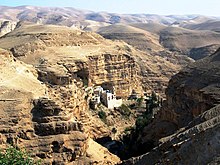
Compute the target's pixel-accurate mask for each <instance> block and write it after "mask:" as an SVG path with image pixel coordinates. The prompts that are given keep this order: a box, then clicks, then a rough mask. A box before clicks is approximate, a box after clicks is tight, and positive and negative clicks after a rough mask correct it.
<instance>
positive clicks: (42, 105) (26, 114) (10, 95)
mask: <svg viewBox="0 0 220 165" xmlns="http://www.w3.org/2000/svg"><path fill="white" fill-rule="evenodd" d="M38 76H39V74H38V73H37V71H36V70H35V69H34V68H33V67H32V66H30V65H27V64H25V63H23V62H21V61H19V60H17V59H15V58H14V57H13V56H12V55H11V54H10V53H9V52H7V51H5V50H0V86H1V89H0V108H1V111H0V125H1V127H0V128H1V129H0V146H1V148H6V147H8V146H9V145H13V146H16V147H18V148H20V149H25V150H27V151H28V152H29V153H30V154H31V156H32V157H33V158H35V159H41V160H42V164H68V163H72V164H80V163H82V162H83V164H89V163H90V164H91V163H94V162H96V163H97V164H103V163H104V164H108V163H109V164H111V163H112V164H115V163H116V162H119V161H120V159H119V158H118V157H116V156H114V155H112V154H111V153H109V152H108V151H107V149H105V148H103V147H101V146H99V145H98V144H97V143H96V142H94V141H93V140H92V139H89V136H90V135H89V134H88V130H87V128H86V126H85V125H84V123H83V122H82V121H81V118H82V114H85V113H86V112H87V110H88V103H87V100H86V99H85V96H86V95H87V94H86V92H85V91H84V90H83V89H82V88H80V87H79V86H77V85H79V84H77V81H75V82H74V81H73V82H71V83H69V84H68V86H65V85H63V84H57V85H55V86H52V85H49V83H47V82H44V81H39V80H38V79H37V78H38ZM54 77H55V76H54ZM39 79H40V78H39ZM53 80H54V82H57V81H55V80H57V79H53ZM64 80H65V79H64ZM58 82H60V81H58ZM61 82H62V81H61ZM64 82H65V81H64ZM97 123H98V122H97ZM97 123H96V124H95V126H97V125H98V124H97ZM103 129H104V128H101V129H100V130H99V131H100V132H99V134H103V135H104V131H106V130H104V131H102V130H103ZM107 133H108V132H107ZM97 146H98V147H99V151H97V152H96V153H94V152H92V151H91V149H92V148H93V147H97ZM97 154H98V155H99V157H98V156H97Z"/></svg>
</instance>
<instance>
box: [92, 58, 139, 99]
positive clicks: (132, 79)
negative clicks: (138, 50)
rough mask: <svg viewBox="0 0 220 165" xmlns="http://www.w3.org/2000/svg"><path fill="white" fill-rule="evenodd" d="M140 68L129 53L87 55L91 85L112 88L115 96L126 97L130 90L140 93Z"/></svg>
mask: <svg viewBox="0 0 220 165" xmlns="http://www.w3.org/2000/svg"><path fill="white" fill-rule="evenodd" d="M139 74H140V68H139V66H138V64H137V63H136V61H135V59H134V57H132V56H131V55H129V54H103V55H101V56H90V57H89V79H90V83H91V84H92V85H97V84H100V85H102V86H103V87H104V88H107V89H112V90H113V89H114V91H115V92H116V95H117V96H121V97H127V96H128V94H131V93H132V90H135V91H137V92H138V93H142V92H143V91H142V88H141V83H140V75H139Z"/></svg>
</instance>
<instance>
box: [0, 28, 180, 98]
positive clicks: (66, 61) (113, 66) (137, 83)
mask: <svg viewBox="0 0 220 165" xmlns="http://www.w3.org/2000/svg"><path fill="white" fill-rule="evenodd" d="M12 40H13V42H11V41H12ZM0 47H2V48H5V49H8V50H10V51H11V52H12V53H13V55H14V56H15V57H17V58H18V59H20V60H22V61H24V62H26V63H28V64H32V65H35V66H37V67H38V66H39V67H38V68H39V69H40V70H45V69H41V65H42V66H43V68H47V69H46V70H48V69H49V70H50V74H52V72H54V70H59V72H60V73H61V74H62V73H65V74H66V73H68V74H71V75H72V77H74V76H76V77H78V78H79V79H81V80H82V81H83V83H84V85H89V86H91V85H102V86H103V87H106V88H110V89H112V88H113V87H114V88H115V92H116V93H117V95H118V96H121V97H127V96H129V95H130V94H131V92H132V91H133V90H135V91H136V92H137V93H140V94H141V93H143V91H147V90H156V91H157V92H158V93H160V94H162V95H163V93H164V89H165V86H166V85H167V82H168V80H169V78H170V77H171V76H172V75H173V74H174V73H176V72H177V70H179V69H180V65H178V64H173V63H171V62H169V61H166V60H164V59H163V58H161V57H159V56H157V57H154V56H152V55H150V54H147V53H144V52H141V51H138V50H135V49H134V48H133V47H131V46H129V45H127V44H126V43H124V42H120V41H114V42H113V41H110V40H106V39H104V38H103V37H101V36H100V35H98V34H95V33H91V32H84V31H81V30H77V29H73V28H67V27H58V26H52V25H48V26H44V25H32V24H28V25H23V26H22V25H20V27H19V28H18V29H16V30H15V31H13V32H12V33H10V34H7V35H6V36H4V37H2V38H1V39H0ZM158 77H159V78H158ZM47 78H48V77H47Z"/></svg>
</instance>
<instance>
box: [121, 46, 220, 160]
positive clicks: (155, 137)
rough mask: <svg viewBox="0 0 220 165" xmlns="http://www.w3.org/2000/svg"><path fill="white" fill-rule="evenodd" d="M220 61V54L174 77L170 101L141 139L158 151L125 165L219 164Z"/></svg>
mask: <svg viewBox="0 0 220 165" xmlns="http://www.w3.org/2000/svg"><path fill="white" fill-rule="evenodd" d="M219 60H220V50H218V51H217V52H216V53H214V54H213V55H210V56H208V57H206V58H204V59H202V60H199V61H197V62H195V63H194V64H192V65H189V66H188V67H187V68H185V69H183V70H182V71H180V72H179V73H178V74H177V75H175V76H173V77H172V79H171V80H170V82H169V86H168V88H167V90H166V96H167V100H166V101H165V103H164V104H163V107H162V108H161V110H160V111H159V113H158V115H157V116H156V118H155V120H154V121H153V123H151V124H150V125H148V126H147V127H146V128H145V129H144V131H143V133H142V135H141V137H140V139H139V140H140V141H141V143H142V144H143V143H146V142H148V141H150V140H151V141H154V142H155V144H157V147H156V148H154V149H153V150H151V151H150V152H149V153H147V154H144V155H142V156H140V157H137V158H133V159H130V160H129V161H125V164H144V162H148V163H147V164H158V163H159V164H209V163H210V164H215V163H217V164H218V163H219V151H220V150H219V149H220V145H219V138H218V137H219V124H220V116H219V115H220V109H219V98H220V93H219V83H218V82H219V80H220V75H219V67H220V63H219ZM168 135H170V136H168ZM166 136H168V137H166ZM163 137H165V138H163ZM160 138H162V139H160ZM159 139H160V140H159Z"/></svg>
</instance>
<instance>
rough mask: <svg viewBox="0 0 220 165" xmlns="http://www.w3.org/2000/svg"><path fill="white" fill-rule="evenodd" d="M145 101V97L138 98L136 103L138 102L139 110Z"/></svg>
mask: <svg viewBox="0 0 220 165" xmlns="http://www.w3.org/2000/svg"><path fill="white" fill-rule="evenodd" d="M143 101H144V98H143V97H141V98H138V99H137V100H136V102H137V106H138V107H139V108H140V107H141V105H142V103H143Z"/></svg>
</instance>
